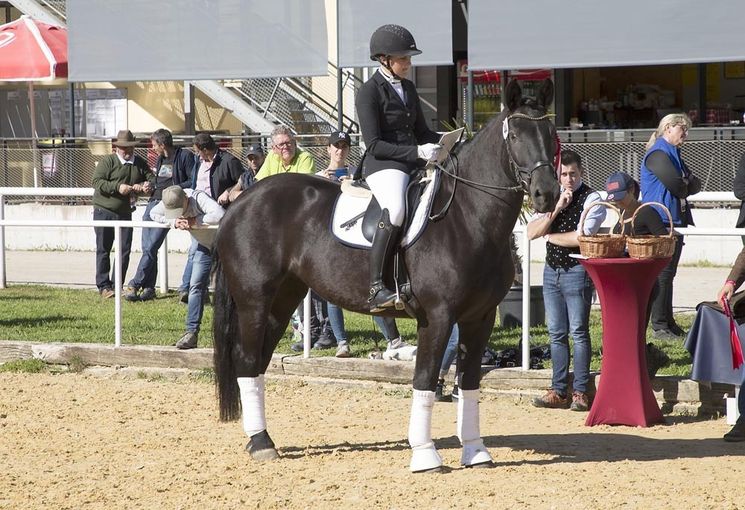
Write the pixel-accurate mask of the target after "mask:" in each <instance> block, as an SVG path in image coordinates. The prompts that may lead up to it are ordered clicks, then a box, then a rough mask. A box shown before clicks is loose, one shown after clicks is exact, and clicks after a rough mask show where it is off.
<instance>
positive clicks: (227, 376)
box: [212, 249, 241, 421]
mask: <svg viewBox="0 0 745 510" xmlns="http://www.w3.org/2000/svg"><path fill="white" fill-rule="evenodd" d="M212 256H213V263H212V272H213V275H214V277H215V297H214V305H213V321H212V335H213V337H214V367H215V385H216V387H217V398H218V401H219V404H220V421H232V420H237V419H238V418H240V416H241V400H240V390H239V388H238V379H237V377H236V374H235V364H234V363H233V345H234V343H235V341H236V339H237V338H238V317H237V315H236V313H235V301H234V300H233V298H232V296H231V295H230V293H229V292H228V286H227V283H226V281H225V273H224V272H223V269H222V262H221V261H220V256H219V254H218V253H217V249H215V250H213V253H212Z"/></svg>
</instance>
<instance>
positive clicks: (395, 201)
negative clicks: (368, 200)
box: [365, 168, 409, 227]
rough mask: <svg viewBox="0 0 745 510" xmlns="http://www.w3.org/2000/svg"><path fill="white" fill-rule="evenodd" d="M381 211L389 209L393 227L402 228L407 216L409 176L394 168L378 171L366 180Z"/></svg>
mask: <svg viewBox="0 0 745 510" xmlns="http://www.w3.org/2000/svg"><path fill="white" fill-rule="evenodd" d="M365 180H366V181H367V184H368V185H369V186H370V191H372V193H373V195H375V198H376V199H377V200H378V203H379V204H380V209H381V210H382V209H388V214H389V215H390V218H391V225H395V226H397V227H400V226H401V225H403V223H404V215H405V214H406V186H408V184H409V175H408V174H406V173H404V172H402V171H401V170H394V169H393V168H389V169H385V170H378V171H377V172H375V173H373V174H371V175H369V176H367V177H366V178H365Z"/></svg>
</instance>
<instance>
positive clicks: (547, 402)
mask: <svg viewBox="0 0 745 510" xmlns="http://www.w3.org/2000/svg"><path fill="white" fill-rule="evenodd" d="M533 405H534V406H536V407H547V408H549V409H566V408H567V407H569V400H568V399H567V397H566V396H561V395H560V394H559V393H558V392H557V391H556V390H554V389H550V390H548V391H547V392H546V394H545V395H543V396H542V397H536V398H534V399H533Z"/></svg>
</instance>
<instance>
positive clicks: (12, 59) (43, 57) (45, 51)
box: [0, 15, 67, 186]
mask: <svg viewBox="0 0 745 510" xmlns="http://www.w3.org/2000/svg"><path fill="white" fill-rule="evenodd" d="M66 77H67V29H66V28H64V27H58V26H55V25H48V24H47V23H42V22H40V21H36V20H34V19H31V18H30V17H29V16H26V15H24V16H21V17H20V18H19V19H17V20H16V21H11V22H10V23H6V24H5V25H0V81H26V82H28V100H29V106H30V109H31V112H30V113H31V135H32V136H33V137H34V138H36V137H37V133H36V110H35V108H34V81H49V80H54V79H56V78H66ZM35 147H36V143H34V148H35ZM38 181H39V179H38V169H37V166H36V155H35V154H34V186H38Z"/></svg>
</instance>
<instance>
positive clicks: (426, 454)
mask: <svg viewBox="0 0 745 510" xmlns="http://www.w3.org/2000/svg"><path fill="white" fill-rule="evenodd" d="M409 469H411V472H412V473H434V472H439V471H440V470H441V469H442V458H441V457H440V454H439V453H437V450H436V449H435V447H434V446H431V447H429V448H419V449H415V450H413V451H412V452H411V464H409Z"/></svg>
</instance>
